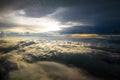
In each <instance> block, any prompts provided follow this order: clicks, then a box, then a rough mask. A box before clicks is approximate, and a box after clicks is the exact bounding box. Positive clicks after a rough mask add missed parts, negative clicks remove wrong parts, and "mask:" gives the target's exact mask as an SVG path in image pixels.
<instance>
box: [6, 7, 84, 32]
mask: <svg viewBox="0 0 120 80" xmlns="http://www.w3.org/2000/svg"><path fill="white" fill-rule="evenodd" d="M59 11H61V9H58V10H57V11H55V12H53V13H51V14H48V15H46V16H43V17H29V16H26V12H25V11H24V10H18V11H14V12H12V13H9V14H8V16H7V17H5V18H4V20H5V21H6V20H7V21H8V22H10V23H11V24H12V25H13V27H10V28H7V29H5V30H4V31H11V32H33V33H43V32H51V31H59V30H61V29H63V28H68V27H73V26H81V25H85V24H84V23H82V22H72V21H68V22H65V23H62V21H60V20H58V19H55V18H53V17H52V16H54V15H55V14H56V13H58V12H59ZM53 14H54V15H53Z"/></svg>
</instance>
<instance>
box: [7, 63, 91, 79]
mask: <svg viewBox="0 0 120 80" xmlns="http://www.w3.org/2000/svg"><path fill="white" fill-rule="evenodd" d="M25 64H26V65H27V66H26V67H24V68H22V69H19V70H16V71H13V72H10V74H9V76H10V80H14V79H17V80H24V79H29V80H36V79H39V80H57V79H60V80H93V79H92V78H90V77H87V76H85V75H84V73H79V72H78V70H77V69H74V68H69V67H67V66H65V65H63V64H60V63H56V62H45V61H41V62H37V63H36V64H28V63H25ZM28 76H29V77H28Z"/></svg>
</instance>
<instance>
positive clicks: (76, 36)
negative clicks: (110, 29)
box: [70, 34, 105, 38]
mask: <svg viewBox="0 0 120 80" xmlns="http://www.w3.org/2000/svg"><path fill="white" fill-rule="evenodd" d="M70 37H72V38H105V37H104V36H103V35H99V34H71V35H70Z"/></svg>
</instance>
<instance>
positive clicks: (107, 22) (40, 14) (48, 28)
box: [0, 0, 120, 35]
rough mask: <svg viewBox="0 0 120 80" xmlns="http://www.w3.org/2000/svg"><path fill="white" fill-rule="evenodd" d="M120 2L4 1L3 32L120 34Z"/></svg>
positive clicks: (1, 13) (0, 22) (0, 26)
mask: <svg viewBox="0 0 120 80" xmlns="http://www.w3.org/2000/svg"><path fill="white" fill-rule="evenodd" d="M119 4H120V1H119V0H0V31H1V32H2V31H5V32H20V33H24V32H31V33H46V32H53V33H54V32H55V33H58V34H108V35H109V34H120V23H119V22H120V10H119V9H120V6H119Z"/></svg>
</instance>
